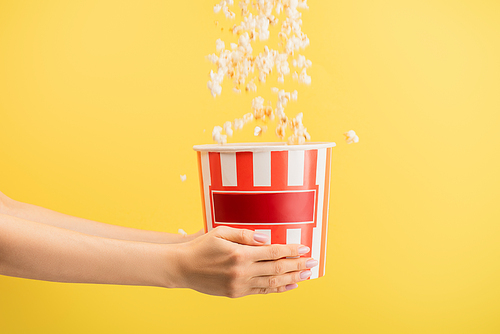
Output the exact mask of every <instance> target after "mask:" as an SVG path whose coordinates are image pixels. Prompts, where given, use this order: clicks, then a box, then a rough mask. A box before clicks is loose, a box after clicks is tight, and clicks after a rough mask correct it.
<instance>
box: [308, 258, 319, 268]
mask: <svg viewBox="0 0 500 334" xmlns="http://www.w3.org/2000/svg"><path fill="white" fill-rule="evenodd" d="M317 265H318V261H316V260H315V259H310V260H308V261H307V262H306V268H312V267H316V266H317Z"/></svg>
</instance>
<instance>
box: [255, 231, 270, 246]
mask: <svg viewBox="0 0 500 334" xmlns="http://www.w3.org/2000/svg"><path fill="white" fill-rule="evenodd" d="M253 240H255V241H257V242H263V243H264V242H268V241H269V237H268V236H267V235H266V234H264V233H259V232H254V234H253Z"/></svg>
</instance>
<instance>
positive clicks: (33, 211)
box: [0, 193, 190, 244]
mask: <svg viewBox="0 0 500 334" xmlns="http://www.w3.org/2000/svg"><path fill="white" fill-rule="evenodd" d="M0 214H6V215H10V216H14V217H18V218H22V219H25V220H29V221H34V222H38V223H41V224H46V225H51V226H54V227H59V228H63V229H68V230H72V231H76V232H81V233H85V234H88V235H93V236H98V237H103V238H111V239H118V240H130V241H141V242H151V243H166V244H169V243H179V242H185V241H188V240H190V237H189V236H188V237H185V236H182V235H179V234H171V233H164V232H156V231H146V230H140V229H135V228H129V227H123V226H116V225H111V224H104V223H99V222H96V221H92V220H88V219H83V218H79V217H73V216H70V215H66V214H63V213H60V212H56V211H53V210H49V209H46V208H42V207H39V206H36V205H33V204H27V203H22V202H18V201H15V200H13V199H10V198H8V197H7V196H5V195H4V194H2V193H0Z"/></svg>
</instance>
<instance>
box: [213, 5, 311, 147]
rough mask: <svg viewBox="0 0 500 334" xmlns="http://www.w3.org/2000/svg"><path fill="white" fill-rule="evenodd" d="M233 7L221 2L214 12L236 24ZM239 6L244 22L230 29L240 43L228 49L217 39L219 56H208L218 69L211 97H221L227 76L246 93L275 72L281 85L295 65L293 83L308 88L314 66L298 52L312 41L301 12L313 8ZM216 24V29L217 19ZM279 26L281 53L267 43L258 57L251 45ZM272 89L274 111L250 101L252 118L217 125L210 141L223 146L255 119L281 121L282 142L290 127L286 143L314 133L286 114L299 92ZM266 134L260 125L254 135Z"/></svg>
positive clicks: (266, 103)
mask: <svg viewBox="0 0 500 334" xmlns="http://www.w3.org/2000/svg"><path fill="white" fill-rule="evenodd" d="M232 6H234V0H222V1H220V2H219V3H218V4H216V5H215V6H214V13H216V14H218V13H223V14H224V15H225V16H226V18H227V19H229V20H233V19H234V18H235V16H236V15H235V14H234V12H233V11H231V9H230V7H232ZM250 7H251V8H252V9H253V11H252V12H250ZM239 8H240V9H241V15H242V20H241V22H239V23H236V24H234V25H233V27H232V28H231V29H229V30H230V32H232V34H233V35H236V36H238V42H237V43H230V44H229V48H226V43H225V42H224V41H223V40H221V39H217V41H216V43H215V50H216V53H214V54H211V55H208V56H207V59H208V60H209V61H210V62H212V63H213V64H214V65H215V66H216V70H212V71H210V80H209V81H208V83H207V87H208V89H209V90H210V93H211V94H212V96H213V97H214V98H215V97H217V96H218V95H221V93H222V83H223V81H224V78H225V77H227V78H229V79H231V80H232V81H233V84H234V86H233V91H234V92H235V93H241V92H242V91H243V90H244V91H245V92H247V93H251V92H256V91H257V89H258V87H257V85H256V84H255V81H254V80H259V81H260V82H261V83H265V82H266V81H267V78H268V76H269V75H270V74H271V73H273V72H275V73H276V74H277V76H278V82H279V83H284V82H285V77H286V76H288V75H290V74H291V73H292V70H291V66H293V68H294V71H293V74H292V79H293V80H294V81H297V82H298V83H299V84H306V85H310V84H311V76H309V75H308V73H307V69H308V68H310V67H311V66H312V62H311V60H309V59H307V58H306V57H305V56H303V55H301V54H299V53H298V52H299V51H300V50H302V49H305V48H306V47H307V46H308V45H309V38H308V37H307V35H306V34H305V33H304V32H302V18H301V17H302V13H301V12H300V11H299V10H302V9H309V7H308V5H307V0H258V1H250V0H241V1H239ZM281 14H283V15H284V18H283V19H281V22H280V19H279V18H278V17H277V16H278V15H281ZM275 15H276V16H275ZM216 22H217V23H216V26H217V25H218V21H216ZM276 25H278V26H280V31H279V32H278V40H279V44H278V50H275V49H272V48H270V47H269V46H267V45H266V46H265V47H264V50H263V52H260V53H258V54H254V52H253V51H254V50H253V48H252V43H253V42H255V41H256V40H260V41H266V40H268V39H269V37H270V30H269V29H270V26H276ZM299 72H300V74H299ZM271 91H272V92H273V93H275V94H278V100H277V102H276V106H275V107H273V105H272V103H271V101H264V99H263V98H262V97H261V96H257V97H255V98H254V99H253V100H252V113H251V116H252V117H251V118H249V117H247V116H246V115H245V116H244V117H243V118H237V119H235V120H234V122H232V123H231V122H226V123H225V124H224V125H223V126H222V127H220V126H215V127H214V130H213V131H212V139H213V140H214V141H215V142H217V143H219V144H221V145H222V144H225V143H226V142H227V136H229V137H231V136H232V135H233V129H234V130H240V129H242V128H243V126H244V125H245V124H247V123H248V122H249V121H251V120H261V121H264V122H267V121H268V120H270V121H272V120H274V119H277V121H278V122H277V126H276V134H277V136H278V137H279V138H280V139H284V138H285V134H286V131H287V129H290V130H291V133H292V134H291V135H290V137H289V138H288V141H287V142H288V144H303V143H304V142H305V141H306V140H310V135H309V134H308V133H307V130H306V129H305V128H304V126H303V125H302V118H300V121H297V120H296V119H294V120H295V121H294V120H290V119H289V118H288V117H287V116H286V115H285V107H286V106H287V103H288V102H289V101H297V95H298V94H297V91H294V92H285V91H284V90H280V89H278V88H277V87H273V88H271ZM259 129H260V130H259ZM264 131H265V129H264V127H259V126H258V127H256V128H255V131H254V134H255V135H256V136H258V135H260V134H262V133H263V132H264Z"/></svg>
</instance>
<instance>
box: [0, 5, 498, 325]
mask: <svg viewBox="0 0 500 334" xmlns="http://www.w3.org/2000/svg"><path fill="white" fill-rule="evenodd" d="M214 3H215V1H208V0H203V1H202V0H197V1H175V2H174V1H166V0H165V1H118V0H99V1H92V0H85V1H83V0H82V1H80V0H78V1H76V0H72V1H66V0H65V1H20V0H15V1H14V0H13V1H7V0H2V1H0V190H1V191H3V192H4V193H6V194H7V195H9V196H10V197H12V198H14V199H17V200H20V201H25V202H29V203H34V204H37V205H41V206H44V207H48V208H51V209H54V210H58V211H61V212H64V213H68V214H72V215H76V216H81V217H85V218H89V219H94V220H98V221H102V222H107V223H111V224H119V225H124V226H132V227H137V228H144V229H153V230H161V231H168V232H176V231H177V229H178V228H184V229H185V230H187V231H188V232H190V233H191V232H195V231H197V230H198V229H199V228H201V226H202V213H201V203H200V195H199V187H198V178H197V165H196V157H195V153H194V152H193V151H192V146H193V145H195V144H204V143H210V141H211V138H210V132H211V128H212V127H213V126H214V125H217V124H222V123H223V122H224V121H226V120H231V119H234V118H235V117H239V116H241V115H242V114H244V113H246V112H249V111H250V110H249V109H250V100H251V97H252V95H249V96H246V95H245V94H243V95H242V96H237V95H236V94H233V93H232V92H231V89H230V85H229V83H227V82H226V84H225V85H224V91H223V94H222V96H221V97H219V98H218V99H216V100H214V99H213V98H212V97H211V96H210V94H209V91H208V90H207V88H206V82H207V79H208V77H207V73H208V72H209V70H210V69H211V68H212V66H211V64H210V63H209V62H208V61H206V60H205V59H204V56H205V55H207V54H209V53H212V52H214V49H215V40H216V39H217V38H218V37H221V36H222V38H224V39H225V40H226V42H228V41H230V40H231V35H230V34H229V33H228V32H227V27H229V25H228V24H227V23H224V24H225V25H222V26H223V27H226V29H225V32H220V29H219V28H220V27H219V28H216V27H215V25H214V20H216V19H217V20H220V22H221V23H223V22H225V19H224V18H223V17H222V16H221V15H219V16H216V15H215V14H214V13H213V11H212V6H213V4H214ZM309 5H310V10H309V11H306V12H305V13H304V15H303V18H304V24H303V30H304V32H306V33H307V34H308V35H309V37H310V40H311V46H310V47H309V48H308V49H307V50H306V51H305V53H304V54H305V55H306V56H307V57H308V58H310V59H311V60H312V61H313V67H312V68H311V69H310V74H311V75H312V82H313V84H312V86H311V87H305V86H301V87H299V88H298V90H299V100H298V102H297V103H294V104H290V106H289V108H288V112H289V113H290V114H291V115H293V114H295V113H297V112H299V111H303V112H304V114H305V116H304V122H305V124H306V125H307V127H308V130H309V132H310V133H311V134H312V136H313V139H314V140H317V141H336V142H337V144H338V145H337V147H336V148H335V149H334V155H333V179H332V193H331V194H332V195H331V202H330V204H331V216H330V230H329V237H328V241H329V245H328V258H327V270H326V276H325V277H324V278H321V279H318V280H313V281H309V282H305V283H302V284H300V287H299V289H297V290H295V291H292V292H289V293H286V294H280V295H269V296H251V297H246V298H242V299H236V300H232V299H226V298H218V297H212V296H207V295H202V294H199V293H197V292H194V291H188V290H167V289H160V288H147V287H127V286H125V287H123V286H104V285H103V286H96V285H76V284H57V283H48V282H37V281H30V280H23V279H16V278H10V277H0V332H1V333H111V332H117V333H159V332H170V333H178V332H193V333H194V332H221V333H232V332H237V333H253V332H264V333H267V332H274V333H288V332H289V333H306V332H308V333H320V332H321V333H323V332H324V333H327V332H328V333H333V332H335V333H499V332H500V317H499V314H500V301H499V299H500V284H499V283H498V282H499V281H500V267H499V266H500V261H499V259H500V224H499V222H500V205H498V202H499V199H500V191H499V187H500V177H499V170H500V158H499V147H500V146H499V145H500V135H499V128H500V127H499V125H500V2H499V1H497V0H490V1H486V0H468V1H460V0H432V1H431V0H419V1H417V0H406V1H400V0H387V1H377V0H375V1H374V0H349V1H347V0H344V1H326V0H325V1H312V0H310V3H309ZM260 47H261V46H259V50H260ZM256 48H257V46H256ZM288 81H289V82H291V79H290V80H288ZM274 82H276V78H275V77H274V78H271V80H270V84H268V85H267V86H266V87H265V93H264V94H267V95H265V96H266V97H267V96H271V95H270V94H269V93H268V91H269V87H270V86H271V85H274V84H273V83H274ZM286 87H287V89H289V88H292V87H295V86H294V85H293V84H292V83H289V84H287V85H286ZM262 91H264V90H261V92H262ZM350 129H354V130H356V131H357V133H358V134H359V136H360V143H359V144H357V145H349V146H348V145H346V144H345V142H344V140H343V136H342V133H343V132H345V131H347V130H350ZM204 130H206V131H205V132H204ZM251 132H252V129H251V128H247V129H245V130H244V131H243V133H240V134H237V135H236V136H235V137H234V138H233V139H232V141H233V142H234V141H250V140H254V137H253V136H252V134H251ZM271 132H272V131H271ZM260 140H275V137H274V136H273V135H272V134H270V133H268V134H267V135H266V136H264V137H263V138H261V139H260ZM180 174H186V175H187V181H186V182H184V183H183V182H181V181H180V177H179V175H180Z"/></svg>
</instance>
